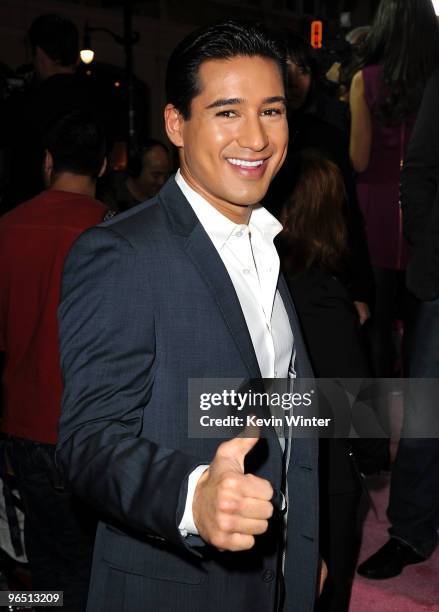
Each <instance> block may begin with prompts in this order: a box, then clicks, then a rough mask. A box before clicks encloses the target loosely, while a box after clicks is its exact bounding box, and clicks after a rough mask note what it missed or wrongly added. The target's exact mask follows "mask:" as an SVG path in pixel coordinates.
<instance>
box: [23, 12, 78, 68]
mask: <svg viewBox="0 0 439 612" xmlns="http://www.w3.org/2000/svg"><path fill="white" fill-rule="evenodd" d="M28 36H29V41H30V44H31V47H32V52H33V53H35V49H36V48H37V47H40V49H42V50H43V51H44V53H46V54H47V55H48V56H49V57H50V59H52V60H53V61H54V62H57V63H58V64H59V65H60V66H73V65H75V64H76V62H77V60H78V56H79V34H78V29H77V28H76V26H75V24H74V23H73V22H72V21H70V19H66V18H65V17H61V16H60V15H40V16H39V17H37V18H36V19H35V20H34V21H33V22H32V24H31V26H30V28H29V32H28Z"/></svg>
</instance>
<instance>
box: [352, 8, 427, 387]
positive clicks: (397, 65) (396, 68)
mask: <svg viewBox="0 0 439 612" xmlns="http://www.w3.org/2000/svg"><path fill="white" fill-rule="evenodd" d="M438 63H439V35H438V28H437V22H436V17H435V14H434V10H433V5H432V3H431V0H382V1H381V3H380V5H379V8H378V10H377V14H376V16H375V20H374V22H373V25H372V28H371V30H370V32H369V34H368V36H367V38H366V39H365V41H364V42H363V44H362V45H361V46H360V48H359V50H358V55H357V57H356V59H355V61H354V64H353V67H352V72H353V73H354V76H353V79H352V87H351V91H350V107H351V135H350V156H351V160H352V164H353V167H354V169H355V170H356V171H357V173H358V177H357V194H358V201H359V204H360V207H361V210H362V212H363V215H364V218H365V221H366V234H367V239H368V246H369V253H370V257H371V262H372V266H373V271H374V279H375V300H374V304H373V309H372V311H373V316H372V318H371V321H370V324H369V328H368V332H369V335H368V337H369V343H370V354H371V362H372V367H373V373H374V375H375V376H377V377H380V378H386V377H391V376H392V375H394V374H395V369H394V366H395V363H396V355H395V350H394V344H393V336H392V332H393V323H394V321H395V320H396V319H398V320H401V321H402V322H403V326H404V332H405V333H404V337H405V340H404V346H406V344H407V343H408V342H409V336H410V331H411V329H412V326H413V317H414V312H415V308H416V304H415V300H414V299H413V298H411V297H410V295H409V294H408V293H407V291H406V289H405V268H406V265H407V258H408V248H407V244H406V242H405V240H404V238H403V232H402V216H401V209H400V206H399V182H400V172H401V168H402V166H403V163H404V158H405V154H406V149H407V144H408V141H409V138H410V134H411V131H412V128H413V124H414V121H415V117H416V112H417V110H418V107H419V104H420V102H421V99H422V94H423V91H424V87H425V84H426V82H427V80H428V78H429V76H430V75H431V73H432V71H433V70H434V68H435V67H436V66H437V65H438ZM406 353H407V351H406V350H404V351H403V355H405V354H406Z"/></svg>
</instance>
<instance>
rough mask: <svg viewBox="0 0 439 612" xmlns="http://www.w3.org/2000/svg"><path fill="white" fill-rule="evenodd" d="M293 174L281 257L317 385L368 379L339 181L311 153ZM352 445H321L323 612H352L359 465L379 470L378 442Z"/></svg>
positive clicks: (327, 164) (303, 156)
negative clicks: (348, 284)
mask: <svg viewBox="0 0 439 612" xmlns="http://www.w3.org/2000/svg"><path fill="white" fill-rule="evenodd" d="M292 170H293V176H294V177H295V180H294V179H292V182H293V185H294V188H293V193H292V195H291V197H290V198H289V199H288V201H287V203H286V204H285V206H284V208H283V210H282V213H281V221H282V223H283V226H284V229H283V231H282V233H281V234H280V254H281V262H282V267H283V270H284V273H285V276H286V279H287V282H288V285H289V287H290V290H291V294H292V296H293V297H294V304H295V306H296V309H297V313H298V316H299V320H300V323H301V325H302V329H303V333H304V337H305V342H306V344H307V348H308V351H309V354H310V359H311V363H312V366H313V370H314V373H315V375H316V376H317V377H319V378H341V379H343V378H353V379H364V378H369V377H370V369H369V366H368V363H367V359H366V355H365V351H364V346H363V338H362V335H361V326H360V321H359V318H358V314H357V311H356V309H355V306H354V303H353V300H352V297H351V295H350V294H349V291H348V290H347V288H346V285H345V280H346V264H347V257H348V253H349V249H348V241H347V229H346V224H345V217H344V200H345V199H346V192H345V188H344V184H343V178H342V175H341V173H340V171H339V169H338V168H337V166H336V165H335V164H334V163H332V162H331V161H329V160H328V159H325V158H324V157H322V156H321V155H318V154H316V153H315V152H312V151H304V152H302V153H301V154H300V156H298V158H297V161H296V165H295V168H294V169H292ZM354 384H355V383H354ZM358 390H359V389H358ZM358 390H357V391H358ZM352 442H356V443H357V445H356V447H355V452H356V459H354V458H353V454H352V447H351V444H350V441H349V440H346V439H321V440H320V447H319V453H320V457H319V480H320V552H321V554H322V557H323V558H324V560H325V561H326V563H327V565H328V579H327V581H326V584H325V587H324V590H323V593H322V596H321V597H320V599H319V600H318V602H317V604H316V610H318V611H319V612H347V611H348V609H349V600H350V593H351V586H352V579H353V576H354V571H355V564H356V558H357V553H358V544H359V537H358V533H357V527H356V518H357V509H358V503H359V500H360V495H361V484H360V477H359V471H358V468H357V464H356V461H358V463H359V466H360V469H361V471H362V472H367V473H371V472H374V471H376V470H377V469H379V467H380V465H379V464H378V465H373V463H372V462H373V460H374V456H373V455H374V453H373V450H374V447H375V445H376V443H375V441H373V440H363V439H358V440H352ZM371 451H372V453H371Z"/></svg>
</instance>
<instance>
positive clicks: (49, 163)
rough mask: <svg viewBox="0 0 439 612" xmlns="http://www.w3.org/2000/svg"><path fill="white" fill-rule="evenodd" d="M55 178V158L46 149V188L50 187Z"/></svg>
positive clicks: (44, 169)
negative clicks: (53, 177)
mask: <svg viewBox="0 0 439 612" xmlns="http://www.w3.org/2000/svg"><path fill="white" fill-rule="evenodd" d="M52 176H53V157H52V154H51V153H50V152H49V151H48V150H47V149H46V151H45V152H44V160H43V178H44V184H45V185H46V187H49V186H50V184H51V182H52Z"/></svg>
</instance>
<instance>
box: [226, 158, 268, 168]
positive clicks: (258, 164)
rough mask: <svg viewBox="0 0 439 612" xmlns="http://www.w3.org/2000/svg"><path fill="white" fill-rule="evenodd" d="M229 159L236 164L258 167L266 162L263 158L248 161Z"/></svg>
mask: <svg viewBox="0 0 439 612" xmlns="http://www.w3.org/2000/svg"><path fill="white" fill-rule="evenodd" d="M227 161H229V162H230V163H231V164H233V165H234V166H244V167H245V168H257V167H258V166H262V164H263V163H264V160H263V159H258V160H257V161H246V160H245V159H233V158H228V160H227Z"/></svg>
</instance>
